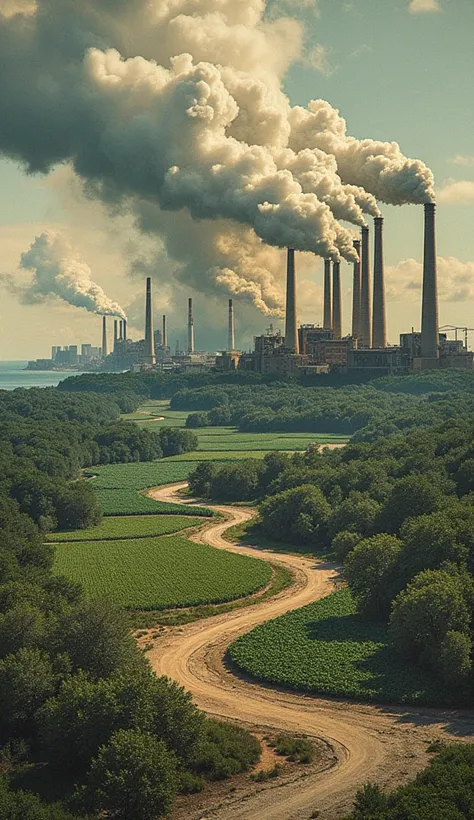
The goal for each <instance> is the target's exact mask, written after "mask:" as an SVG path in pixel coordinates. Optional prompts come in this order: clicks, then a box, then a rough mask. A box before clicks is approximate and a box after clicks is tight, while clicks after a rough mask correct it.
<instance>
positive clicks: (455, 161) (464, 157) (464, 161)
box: [448, 154, 474, 168]
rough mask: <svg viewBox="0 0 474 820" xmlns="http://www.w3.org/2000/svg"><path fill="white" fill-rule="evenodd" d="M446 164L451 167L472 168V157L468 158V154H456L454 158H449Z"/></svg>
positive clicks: (473, 159)
mask: <svg viewBox="0 0 474 820" xmlns="http://www.w3.org/2000/svg"><path fill="white" fill-rule="evenodd" d="M448 162H449V163H450V164H451V165H464V166H465V167H467V168H471V167H474V156H470V155H468V154H456V155H455V156H454V157H450V158H449V159H448Z"/></svg>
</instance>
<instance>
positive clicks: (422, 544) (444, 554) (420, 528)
mask: <svg viewBox="0 0 474 820" xmlns="http://www.w3.org/2000/svg"><path fill="white" fill-rule="evenodd" d="M400 538H401V539H402V541H403V550H402V553H401V555H400V570H401V573H402V575H403V578H404V581H405V583H407V582H408V581H410V580H411V579H412V578H414V576H415V575H417V574H418V573H419V572H421V571H422V570H424V569H438V568H439V567H440V566H441V564H442V563H443V562H444V561H450V562H453V563H456V564H460V565H462V564H465V563H466V562H467V560H468V558H469V550H468V548H467V547H466V546H464V545H463V544H460V543H459V542H458V532H457V527H456V525H455V523H454V522H453V521H452V520H451V518H450V516H448V515H447V514H446V512H444V511H441V512H436V513H431V515H420V516H418V518H409V519H408V520H407V521H406V522H405V523H404V524H403V525H402V528H401V530H400Z"/></svg>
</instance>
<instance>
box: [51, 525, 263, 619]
mask: <svg viewBox="0 0 474 820" xmlns="http://www.w3.org/2000/svg"><path fill="white" fill-rule="evenodd" d="M53 569H54V572H55V573H56V574H57V575H65V576H66V577H67V578H70V579H71V580H73V581H77V582H79V583H80V584H81V585H82V586H83V588H84V590H85V592H86V594H87V595H90V596H100V597H103V596H110V597H112V598H113V599H114V600H115V602H116V603H117V604H118V605H120V606H124V607H128V608H132V609H144V610H146V609H167V608H170V607H183V606H197V605H199V604H206V603H209V604H210V603H224V602H226V601H232V600H235V599H237V598H242V597H244V596H247V595H250V594H252V593H254V592H257V591H258V590H259V589H262V588H263V587H265V586H267V584H268V583H269V582H270V580H271V577H272V568H271V566H270V564H268V563H267V562H265V561H262V560H260V559H258V558H251V557H247V556H243V555H235V554H233V553H230V552H227V551H226V550H216V549H214V548H213V547H208V546H206V545H204V544H195V543H194V542H192V541H189V540H188V539H186V538H184V537H183V536H177V535H171V536H167V537H162V538H149V539H144V538H140V539H136V540H132V541H84V542H74V543H69V544H64V543H62V544H57V545H56V546H55V558H54V568H53Z"/></svg>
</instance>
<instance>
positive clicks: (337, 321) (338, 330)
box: [332, 262, 342, 339]
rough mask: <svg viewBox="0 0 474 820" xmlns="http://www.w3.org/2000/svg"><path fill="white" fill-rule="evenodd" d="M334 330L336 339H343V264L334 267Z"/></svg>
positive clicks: (338, 263)
mask: <svg viewBox="0 0 474 820" xmlns="http://www.w3.org/2000/svg"><path fill="white" fill-rule="evenodd" d="M332 329H333V330H334V338H335V339H340V338H341V337H342V296H341V263H340V262H334V263H333V266H332Z"/></svg>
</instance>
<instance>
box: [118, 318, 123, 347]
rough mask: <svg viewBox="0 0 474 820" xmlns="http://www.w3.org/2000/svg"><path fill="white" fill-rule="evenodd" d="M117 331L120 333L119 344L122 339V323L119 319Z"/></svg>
mask: <svg viewBox="0 0 474 820" xmlns="http://www.w3.org/2000/svg"><path fill="white" fill-rule="evenodd" d="M119 331H120V333H119V342H121V341H122V339H123V322H122V320H121V319H120V323H119Z"/></svg>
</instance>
